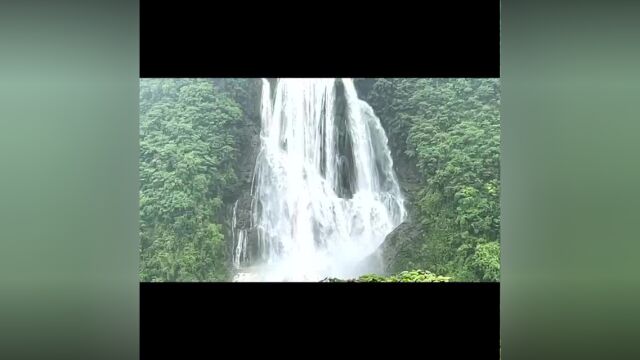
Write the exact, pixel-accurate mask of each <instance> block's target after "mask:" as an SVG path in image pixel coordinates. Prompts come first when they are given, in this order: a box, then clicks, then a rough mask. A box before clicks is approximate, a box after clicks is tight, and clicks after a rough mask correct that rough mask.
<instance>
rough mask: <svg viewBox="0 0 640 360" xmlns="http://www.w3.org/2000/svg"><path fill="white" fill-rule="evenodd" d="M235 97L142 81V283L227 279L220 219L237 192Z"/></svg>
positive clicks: (202, 84)
mask: <svg viewBox="0 0 640 360" xmlns="http://www.w3.org/2000/svg"><path fill="white" fill-rule="evenodd" d="M242 118H243V111H242V109H241V107H240V105H239V104H238V102H237V101H236V100H235V99H234V94H233V93H231V92H230V91H227V90H226V89H219V88H217V87H216V86H214V83H213V81H211V80H188V79H143V80H141V81H140V237H141V244H140V246H141V248H140V253H141V265H140V279H141V280H142V281H206V280H210V281H215V280H226V279H227V277H228V273H227V272H228V262H229V261H228V252H227V251H226V249H227V244H226V243H225V241H226V239H225V237H224V236H223V231H222V224H221V221H220V214H221V210H222V205H223V200H222V196H223V194H225V193H228V192H229V191H233V190H234V187H236V186H237V176H236V170H235V168H234V161H235V159H236V157H237V144H236V137H237V135H236V132H235V131H236V125H237V124H238V123H240V122H241V121H242Z"/></svg>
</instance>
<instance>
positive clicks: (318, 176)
mask: <svg viewBox="0 0 640 360" xmlns="http://www.w3.org/2000/svg"><path fill="white" fill-rule="evenodd" d="M262 83H263V86H262V100H261V101H262V103H261V134H260V141H261V149H260V153H259V155H258V158H257V162H256V168H255V173H254V179H253V185H252V190H251V191H252V198H253V200H252V212H253V218H252V221H251V222H252V224H251V225H252V226H253V227H255V230H256V233H257V236H256V238H255V239H254V240H255V242H256V246H255V248H256V250H255V251H256V256H250V258H251V263H250V264H249V263H247V261H244V260H246V259H247V248H248V247H249V243H248V239H247V233H246V230H236V229H234V230H233V235H234V248H233V249H234V254H233V261H234V266H235V267H236V268H238V274H237V275H236V278H235V279H234V280H235V281H245V280H248V281H318V280H321V279H323V278H326V277H342V278H345V277H353V276H358V275H361V274H359V273H358V269H357V265H358V264H359V263H360V262H361V261H362V260H363V259H364V258H366V257H367V256H368V255H370V254H372V253H373V252H374V251H375V250H376V249H377V247H378V246H379V245H380V244H381V243H382V242H383V241H384V238H385V236H386V235H387V234H388V233H389V232H391V231H392V230H393V229H394V228H395V227H396V226H398V225H399V224H400V223H401V222H402V221H403V219H404V217H405V210H404V206H403V199H402V195H401V192H400V188H399V186H398V181H397V179H396V176H395V174H394V171H393V160H392V158H391V153H390V151H389V148H388V146H387V136H386V134H385V132H384V129H383V128H382V126H381V125H380V120H379V119H378V117H376V115H375V114H374V111H373V110H372V108H371V107H370V106H369V105H368V104H367V103H366V102H365V101H363V100H361V99H359V98H358V96H357V92H356V89H355V86H354V84H353V81H352V80H351V79H278V80H277V84H276V87H275V91H274V92H273V94H272V91H271V84H270V83H269V81H267V80H266V79H263V80H262ZM236 207H237V203H236V204H235V205H234V220H233V222H234V224H232V227H234V228H235V226H236V224H235V211H236Z"/></svg>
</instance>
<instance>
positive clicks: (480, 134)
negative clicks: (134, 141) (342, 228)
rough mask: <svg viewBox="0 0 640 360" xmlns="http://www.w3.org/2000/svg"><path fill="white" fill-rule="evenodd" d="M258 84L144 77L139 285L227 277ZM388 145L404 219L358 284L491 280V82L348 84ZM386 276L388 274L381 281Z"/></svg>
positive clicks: (496, 233)
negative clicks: (376, 268) (377, 264)
mask: <svg viewBox="0 0 640 360" xmlns="http://www.w3.org/2000/svg"><path fill="white" fill-rule="evenodd" d="M257 80H258V79H142V80H141V81H140V222H141V225H140V237H141V243H140V254H141V264H140V279H141V281H228V280H230V276H231V272H232V267H231V262H232V259H231V257H232V243H231V231H232V229H231V228H230V214H231V211H232V207H233V203H234V202H235V201H236V200H237V199H238V197H239V196H240V195H241V194H242V193H243V192H247V191H248V190H247V189H248V188H249V185H250V183H251V172H252V165H251V163H250V162H247V161H248V159H249V158H251V157H255V151H254V152H252V151H251V149H252V148H254V147H255V145H256V139H257V132H258V131H259V129H258V127H259V121H258V120H256V119H257V118H258V117H259V101H260V99H259V96H260V93H259V86H260V85H259V82H258V81H257ZM355 84H356V87H357V89H358V96H359V97H360V98H362V99H363V100H365V101H367V102H368V103H369V105H370V106H371V107H372V108H373V110H374V111H375V113H376V115H377V116H378V117H379V118H380V122H381V123H382V126H383V127H384V130H385V131H386V133H387V136H388V139H389V147H390V150H391V153H392V157H393V161H394V169H395V171H396V173H397V177H398V181H399V183H400V186H401V188H402V192H403V194H404V196H405V198H406V204H405V205H406V207H407V211H408V214H409V217H408V219H407V220H406V221H405V222H404V223H403V224H401V225H400V226H399V227H398V228H397V229H396V230H394V231H393V232H392V233H391V234H389V235H388V236H387V239H386V240H385V242H384V243H383V244H382V245H381V246H380V249H379V252H380V254H379V255H381V258H382V259H383V260H384V268H383V271H382V272H383V273H384V274H380V275H370V276H364V277H361V278H360V280H359V281H498V280H499V274H500V207H499V194H500V166H499V164H500V161H499V154H500V117H499V105H500V91H499V80H498V79H356V81H355ZM383 275H384V276H383Z"/></svg>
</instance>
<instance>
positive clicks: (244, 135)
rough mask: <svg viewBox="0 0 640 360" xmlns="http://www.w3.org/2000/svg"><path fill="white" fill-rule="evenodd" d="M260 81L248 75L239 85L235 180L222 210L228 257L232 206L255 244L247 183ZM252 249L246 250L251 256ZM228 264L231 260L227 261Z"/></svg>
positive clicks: (255, 148) (254, 151) (254, 153)
mask: <svg viewBox="0 0 640 360" xmlns="http://www.w3.org/2000/svg"><path fill="white" fill-rule="evenodd" d="M219 81H221V83H220V84H219V86H225V84H224V79H222V80H219ZM261 87H262V82H261V80H260V79H248V80H247V81H246V83H244V85H243V90H245V92H246V94H245V96H244V97H242V98H240V99H239V100H238V101H239V103H240V105H241V107H242V111H243V113H244V118H243V121H242V122H241V123H240V124H239V125H238V127H237V139H238V149H239V154H238V157H237V161H238V163H237V168H236V174H237V175H238V184H237V186H236V187H235V190H234V191H231V192H230V193H229V194H227V195H226V196H225V201H224V202H225V206H226V209H225V210H226V211H225V212H224V220H223V221H222V223H223V224H226V227H225V239H227V251H228V255H229V256H228V258H231V256H232V255H233V246H234V237H233V229H232V228H231V224H232V223H233V217H234V216H233V215H234V208H235V221H236V228H237V229H238V230H244V231H246V236H247V237H248V241H249V244H256V243H257V241H255V238H256V237H257V233H256V231H255V229H251V216H252V212H251V201H252V199H251V185H252V180H253V172H254V169H255V165H256V159H257V157H258V153H259V152H260V101H261V99H260V96H261ZM253 252H255V251H251V249H250V251H249V256H250V257H251V256H252V255H253V254H252V253H253ZM229 265H231V264H229Z"/></svg>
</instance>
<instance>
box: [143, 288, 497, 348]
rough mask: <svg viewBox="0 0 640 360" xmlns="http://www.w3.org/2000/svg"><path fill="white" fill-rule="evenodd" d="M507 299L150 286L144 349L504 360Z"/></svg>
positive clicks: (491, 291)
mask: <svg viewBox="0 0 640 360" xmlns="http://www.w3.org/2000/svg"><path fill="white" fill-rule="evenodd" d="M499 298H500V284H499V283H141V284H140V302H141V309H140V310H141V311H140V316H141V318H140V319H141V322H140V331H141V336H140V340H141V343H140V349H141V355H142V359H155V358H158V357H162V358H165V357H169V358H176V359H177V358H180V359H191V358H202V357H203V356H210V357H216V356H232V357H235V356H237V357H239V358H244V357H246V356H248V355H253V354H255V355H257V356H261V357H268V356H273V355H276V356H281V355H283V354H285V353H291V354H297V357H298V358H310V357H311V358H315V357H316V356H331V358H341V357H343V356H344V355H348V354H349V352H350V351H353V354H354V355H357V356H358V358H363V357H365V358H366V357H367V356H375V358H378V357H379V356H381V355H382V356H387V355H388V356H391V357H392V358H393V359H402V358H403V357H404V356H411V358H413V357H419V358H425V357H430V356H432V355H439V354H442V355H439V356H437V357H435V358H439V359H458V358H469V359H484V358H489V359H497V358H498V357H499V345H500V338H499V336H500V335H499V334H500V321H499V320H500V306H499V303H500V302H499ZM466 355H469V356H466ZM173 356H177V357H173ZM432 358H433V357H432Z"/></svg>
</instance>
